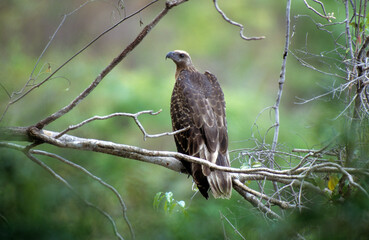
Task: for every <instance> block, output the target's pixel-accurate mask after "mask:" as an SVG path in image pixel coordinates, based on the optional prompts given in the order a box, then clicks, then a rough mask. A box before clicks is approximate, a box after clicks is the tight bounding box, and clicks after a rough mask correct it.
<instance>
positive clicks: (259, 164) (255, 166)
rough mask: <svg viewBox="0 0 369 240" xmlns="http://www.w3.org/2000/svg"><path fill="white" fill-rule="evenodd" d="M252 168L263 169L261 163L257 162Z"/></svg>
mask: <svg viewBox="0 0 369 240" xmlns="http://www.w3.org/2000/svg"><path fill="white" fill-rule="evenodd" d="M251 166H252V167H253V168H258V167H261V166H262V165H261V162H258V161H256V162H253V163H252V164H251Z"/></svg>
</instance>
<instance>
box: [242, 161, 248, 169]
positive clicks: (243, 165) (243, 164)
mask: <svg viewBox="0 0 369 240" xmlns="http://www.w3.org/2000/svg"><path fill="white" fill-rule="evenodd" d="M249 168H250V165H249V164H247V163H245V162H244V163H242V165H241V167H240V169H249Z"/></svg>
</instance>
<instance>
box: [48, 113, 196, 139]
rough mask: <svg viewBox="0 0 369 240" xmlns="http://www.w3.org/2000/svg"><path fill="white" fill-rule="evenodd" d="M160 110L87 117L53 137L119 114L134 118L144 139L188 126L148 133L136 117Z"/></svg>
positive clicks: (168, 134) (164, 134) (169, 133)
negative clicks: (163, 131)
mask: <svg viewBox="0 0 369 240" xmlns="http://www.w3.org/2000/svg"><path fill="white" fill-rule="evenodd" d="M160 112H161V110H159V111H157V112H154V111H153V110H145V111H140V112H137V113H112V114H109V115H107V116H94V117H91V118H89V119H86V120H84V121H82V122H80V123H78V124H75V125H71V126H69V127H68V128H67V129H65V130H63V131H61V132H60V133H59V134H58V135H57V136H55V138H59V137H61V136H63V135H64V134H66V133H67V132H69V131H71V130H75V129H77V128H80V127H82V126H83V125H85V124H87V123H89V122H92V121H95V120H106V119H109V118H113V117H120V116H124V117H131V118H133V119H134V121H135V123H136V124H137V126H138V127H139V128H140V130H141V132H142V133H143V135H144V140H146V138H157V137H163V136H172V135H175V134H177V133H180V132H183V131H186V130H187V129H188V128H189V127H187V128H183V129H180V130H177V131H174V132H165V133H159V134H148V133H147V132H146V130H145V128H144V127H143V126H142V124H141V122H140V120H138V117H139V116H140V115H142V114H150V115H158V114H159V113H160Z"/></svg>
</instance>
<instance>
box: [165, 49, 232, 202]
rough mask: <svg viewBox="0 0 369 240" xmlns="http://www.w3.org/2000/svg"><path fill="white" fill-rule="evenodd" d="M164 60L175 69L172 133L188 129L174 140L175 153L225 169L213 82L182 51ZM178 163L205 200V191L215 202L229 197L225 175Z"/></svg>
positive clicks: (221, 108) (224, 139)
mask: <svg viewBox="0 0 369 240" xmlns="http://www.w3.org/2000/svg"><path fill="white" fill-rule="evenodd" d="M166 58H170V59H172V60H173V62H174V63H175V64H176V65H177V70H176V74H175V78H176V82H175V84H174V89H173V93H172V99H171V104H170V114H171V118H172V126H173V130H174V131H176V130H180V129H183V128H186V127H189V129H187V130H186V131H183V132H180V133H178V134H176V135H175V136H174V139H175V143H176V146H177V150H178V152H180V153H184V154H187V155H190V156H195V157H198V158H202V159H205V160H208V161H210V162H212V163H215V164H217V165H220V166H226V167H229V166H230V163H229V154H228V135H227V122H226V116H225V101H224V95H223V91H222V89H221V88H220V85H219V83H218V81H217V78H216V77H215V76H214V75H213V74H211V73H210V72H205V73H204V74H203V73H200V72H199V71H197V70H196V68H195V67H194V65H193V64H192V61H191V58H190V55H189V54H188V53H187V52H185V51H181V50H175V51H173V52H169V53H168V54H167V56H166ZM182 163H183V165H184V167H185V168H186V170H187V172H188V173H189V174H191V175H192V177H193V179H194V182H195V183H196V184H197V187H198V189H199V190H200V192H201V194H202V195H203V196H204V197H205V198H206V199H207V198H208V197H209V195H208V190H209V187H210V189H211V192H212V193H213V196H214V197H215V198H230V197H231V193H232V179H231V175H230V174H229V173H227V172H222V171H217V170H214V171H211V170H210V169H209V168H208V167H206V166H202V165H200V164H195V163H189V162H186V161H182Z"/></svg>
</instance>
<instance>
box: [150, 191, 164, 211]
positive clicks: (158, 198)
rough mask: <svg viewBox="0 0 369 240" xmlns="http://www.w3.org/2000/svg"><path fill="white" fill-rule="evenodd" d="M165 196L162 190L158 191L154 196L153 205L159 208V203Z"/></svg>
mask: <svg viewBox="0 0 369 240" xmlns="http://www.w3.org/2000/svg"><path fill="white" fill-rule="evenodd" d="M163 198H164V195H163V194H162V192H158V193H157V194H156V195H155V197H154V202H153V207H154V209H159V204H160V202H161V200H162V199H163Z"/></svg>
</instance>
